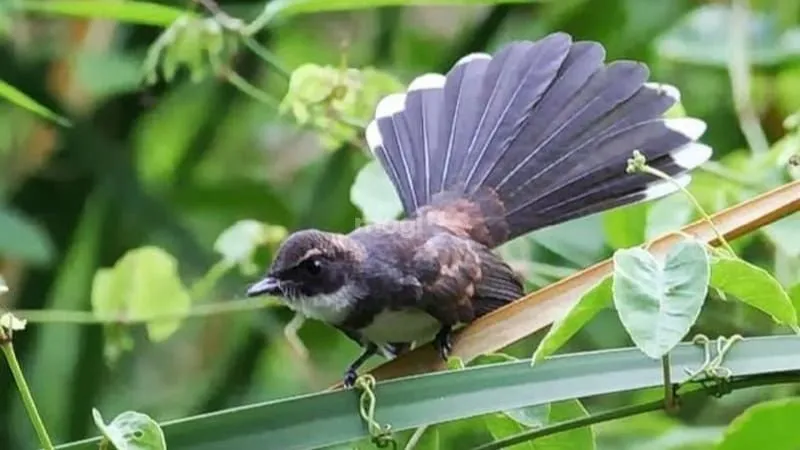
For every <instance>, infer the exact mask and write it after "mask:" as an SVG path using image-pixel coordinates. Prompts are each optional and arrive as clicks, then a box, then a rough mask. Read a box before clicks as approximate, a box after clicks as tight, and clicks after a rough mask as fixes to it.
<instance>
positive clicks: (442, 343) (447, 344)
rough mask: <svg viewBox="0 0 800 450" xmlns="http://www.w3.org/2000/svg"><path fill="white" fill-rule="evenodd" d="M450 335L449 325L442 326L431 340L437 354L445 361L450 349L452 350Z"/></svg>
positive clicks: (451, 333)
mask: <svg viewBox="0 0 800 450" xmlns="http://www.w3.org/2000/svg"><path fill="white" fill-rule="evenodd" d="M452 335H453V332H452V330H451V329H450V327H442V329H440V330H439V332H438V333H436V337H435V338H434V340H433V345H434V347H436V350H437V351H438V352H439V356H440V357H441V358H442V360H443V361H445V362H447V359H448V358H449V357H450V351H451V350H453V341H452Z"/></svg>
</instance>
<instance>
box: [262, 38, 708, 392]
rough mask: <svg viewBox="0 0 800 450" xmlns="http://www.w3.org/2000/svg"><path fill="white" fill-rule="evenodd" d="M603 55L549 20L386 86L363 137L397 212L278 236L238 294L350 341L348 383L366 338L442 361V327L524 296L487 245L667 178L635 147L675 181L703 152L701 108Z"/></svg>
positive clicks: (614, 202) (660, 186) (445, 341)
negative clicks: (353, 347)
mask: <svg viewBox="0 0 800 450" xmlns="http://www.w3.org/2000/svg"><path fill="white" fill-rule="evenodd" d="M604 60H605V50H604V49H603V47H602V46H601V45H600V44H598V43H596V42H573V40H572V38H571V37H570V36H569V35H567V34H564V33H554V34H551V35H548V36H546V37H544V38H542V39H540V40H538V41H534V42H530V41H518V42H512V43H509V44H507V45H505V46H504V47H502V48H501V49H500V50H499V51H497V52H496V53H495V54H494V55H493V56H491V55H489V54H486V53H473V54H470V55H467V56H465V57H463V58H462V59H461V60H459V61H458V62H457V63H456V64H455V65H454V66H453V67H452V68H451V69H450V71H449V72H447V74H446V75H441V74H436V73H428V74H425V75H422V76H419V77H417V78H416V79H414V80H413V81H412V83H411V84H410V85H409V86H408V89H407V91H406V92H404V93H395V94H391V95H388V96H386V97H385V98H383V99H382V100H381V101H380V102H379V103H378V105H377V107H376V111H375V118H374V120H373V121H372V122H370V123H369V126H368V127H367V130H366V139H367V143H368V145H369V147H370V149H371V150H372V153H373V154H374V155H375V157H376V158H377V159H378V161H379V162H380V164H381V165H382V167H383V169H384V170H385V171H386V173H387V175H388V177H389V179H390V180H391V182H392V184H393V185H394V188H395V190H396V192H397V194H398V195H399V197H400V200H401V202H402V205H403V209H404V212H405V214H404V216H405V217H404V218H403V219H402V220H397V221H391V222H387V223H378V224H370V225H366V226H362V227H359V228H357V229H356V230H354V231H352V232H351V233H349V234H337V233H329V232H325V231H320V230H314V229H310V230H300V231H297V232H295V233H293V234H291V235H290V236H289V237H288V238H287V239H286V240H285V241H284V242H283V243H282V244H281V246H280V248H279V249H278V251H277V255H276V257H275V260H274V261H273V263H272V265H271V267H270V268H269V270H268V271H267V273H266V276H265V277H264V278H263V279H261V280H260V281H258V282H256V283H255V284H253V285H252V286H251V287H250V288H249V289H248V296H258V295H263V294H271V295H276V296H279V297H282V298H284V299H285V302H286V304H287V305H288V306H289V307H290V308H292V309H294V310H296V311H299V312H301V313H302V314H303V315H305V316H306V317H309V318H313V319H318V320H322V321H324V322H326V323H328V324H330V325H332V326H334V327H336V328H338V329H339V330H341V331H342V332H343V333H345V334H346V335H347V336H349V337H350V338H351V339H353V340H354V341H356V342H357V343H359V344H360V345H361V346H363V348H364V350H363V353H362V354H361V355H360V356H359V357H358V359H356V361H354V362H353V363H352V364H351V365H350V366H349V368H348V369H347V372H346V373H345V377H344V378H345V379H344V382H345V385H347V386H352V384H353V382H354V381H355V378H356V371H357V369H358V368H359V367H360V366H361V365H362V364H363V363H364V362H365V361H366V360H367V359H368V358H369V357H370V356H372V355H374V354H376V353H377V352H378V351H379V350H383V351H384V352H385V353H388V355H389V356H392V355H397V354H400V353H402V352H404V351H406V350H408V349H409V348H410V346H411V345H412V344H413V343H415V342H417V343H420V342H427V341H429V340H430V339H433V341H434V345H435V346H436V348H437V349H438V351H439V353H440V355H441V357H442V358H444V359H447V357H448V354H449V352H450V349H451V341H450V338H451V333H452V330H453V329H454V328H456V327H458V326H460V325H464V324H467V323H470V322H472V321H473V320H475V319H476V318H478V317H480V316H482V315H484V314H487V313H489V312H490V311H493V310H495V309H497V308H500V307H502V306H503V305H505V304H507V303H509V302H512V301H514V300H515V299H517V298H519V297H521V296H522V295H523V284H522V281H521V280H520V279H519V277H518V276H517V275H516V274H515V272H514V271H513V270H512V269H511V268H510V267H509V265H508V264H506V263H505V262H504V261H503V260H502V259H501V258H500V257H498V256H497V255H496V254H495V253H494V252H493V248H495V247H497V246H498V245H500V244H503V243H505V242H507V241H509V240H511V239H514V238H516V237H518V236H520V235H523V234H526V233H528V232H530V231H533V230H536V229H540V228H543V227H547V226H550V225H555V224H558V223H562V222H565V221H568V220H571V219H575V218H578V217H582V216H586V215H589V214H594V213H598V212H601V211H605V210H609V209H612V208H616V207H619V206H623V205H628V204H632V203H636V202H642V201H648V200H653V199H656V198H659V197H663V196H666V195H668V194H671V193H673V192H675V191H676V190H677V187H676V186H675V185H674V184H672V183H670V182H667V181H664V180H661V179H659V178H657V177H654V176H652V175H648V174H643V173H626V163H627V160H628V159H629V158H631V156H632V153H633V151H634V150H639V151H640V152H641V153H642V154H643V155H644V156H645V157H646V158H647V161H648V164H649V165H651V166H652V167H655V168H657V169H659V170H661V171H663V172H666V173H667V174H669V175H671V176H672V177H674V178H676V179H677V180H678V181H679V182H680V184H682V185H685V184H687V183H688V182H689V180H690V178H689V174H688V172H689V171H690V170H691V169H693V168H695V167H697V166H698V165H700V164H702V163H703V162H705V161H706V160H708V159H709V157H710V156H711V148H710V147H708V146H706V145H703V144H701V143H699V142H697V140H698V139H699V138H700V136H701V135H702V134H703V133H704V132H705V128H706V126H705V124H704V123H703V122H702V121H701V120H698V119H695V118H664V117H663V113H664V112H665V111H666V110H667V109H669V108H670V107H671V106H672V105H673V104H674V103H675V102H676V101H677V100H678V97H679V93H678V91H677V89H676V88H674V87H672V86H669V85H664V84H654V83H649V82H647V79H648V76H649V71H648V69H647V67H646V66H645V65H644V64H641V63H637V62H633V61H616V62H613V63H609V64H606V63H605V62H604ZM575 239H580V236H575Z"/></svg>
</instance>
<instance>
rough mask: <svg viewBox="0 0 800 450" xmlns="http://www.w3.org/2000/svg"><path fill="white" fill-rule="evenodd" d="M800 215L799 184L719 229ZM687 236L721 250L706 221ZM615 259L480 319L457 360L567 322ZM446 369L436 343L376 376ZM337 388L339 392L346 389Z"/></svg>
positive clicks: (669, 239) (673, 237)
mask: <svg viewBox="0 0 800 450" xmlns="http://www.w3.org/2000/svg"><path fill="white" fill-rule="evenodd" d="M798 210H800V181H795V182H792V183H789V184H786V185H783V186H780V187H778V188H775V189H773V190H771V191H769V192H766V193H764V194H762V195H760V196H758V197H755V198H752V199H750V200H747V201H745V202H742V203H740V204H738V205H735V206H732V207H730V208H728V209H726V210H723V211H720V212H718V213H716V214H714V215H713V216H711V217H712V219H713V221H714V224H715V225H716V227H717V229H719V230H720V232H721V233H722V235H723V236H724V237H725V238H726V239H735V238H737V237H739V236H742V235H745V234H747V233H750V232H752V231H754V230H757V229H758V228H761V227H763V226H765V225H768V224H770V223H772V222H775V221H777V220H779V219H781V218H783V217H785V216H788V215H789V214H792V213H794V212H797V211H798ZM681 231H682V232H683V233H686V234H689V235H693V236H694V237H695V238H697V239H699V240H701V241H703V242H707V243H709V244H710V245H719V242H717V239H716V235H715V233H714V230H713V229H712V227H711V226H710V225H709V223H708V222H707V221H705V220H700V221H697V222H695V223H692V224H689V225H687V226H685V227H683V228H682V229H681ZM679 239H681V236H680V235H678V234H676V233H671V234H668V235H665V236H664V237H661V238H659V239H657V240H655V241H654V242H653V243H652V244H651V245H650V247H649V250H650V251H651V252H653V253H654V254H656V255H664V254H665V253H666V252H667V251H668V250H669V249H670V247H672V246H673V245H675V244H676V243H677V242H678V240H679ZM611 272H612V263H611V260H610V259H608V260H605V261H603V262H600V263H598V264H595V265H594V266H591V267H589V268H587V269H585V270H583V271H581V272H578V273H576V274H574V275H571V276H569V277H567V278H564V279H562V280H560V281H558V282H556V283H553V284H551V285H548V286H546V287H544V288H542V289H539V290H538V291H535V292H532V293H530V294H528V295H526V296H525V297H523V298H521V299H519V300H517V301H516V302H514V303H511V304H509V305H507V306H505V307H503V308H500V309H498V310H496V311H494V312H492V313H490V314H487V315H486V316H483V317H481V318H480V319H478V320H476V321H475V322H473V323H472V324H470V325H469V326H468V327H465V328H464V329H462V330H460V331H459V332H458V333H457V335H456V336H454V339H453V352H452V355H453V356H458V357H460V358H461V359H462V360H463V361H464V362H465V363H466V362H469V361H471V360H472V359H474V358H476V357H478V356H480V355H483V354H487V353H492V352H496V351H499V350H500V349H502V348H505V347H506V346H508V345H510V344H513V343H514V342H516V341H518V340H520V339H522V338H525V337H527V336H529V335H531V334H533V333H535V332H537V331H539V330H541V329H543V328H545V327H546V326H548V325H550V324H551V323H553V322H554V321H555V320H556V319H558V318H560V317H562V316H563V315H564V314H565V313H566V312H567V311H568V310H569V309H570V308H571V307H572V306H573V305H574V304H575V303H577V302H578V300H579V299H580V298H581V296H582V295H583V294H584V293H585V292H586V291H587V290H589V289H590V288H591V287H592V286H594V285H595V284H597V283H598V282H600V281H601V280H602V279H603V278H605V277H606V276H608V275H609V274H611ZM445 367H446V366H445V364H444V363H443V362H442V361H441V359H440V358H439V356H438V354H437V353H436V352H435V351H434V350H433V347H432V346H431V345H430V344H426V345H423V346H421V347H419V348H417V349H415V350H413V351H411V352H409V353H406V354H404V355H402V356H400V357H398V358H396V359H394V360H391V361H388V362H386V363H384V364H382V365H380V366H378V367H377V368H375V369H374V370H373V371H372V374H373V375H374V376H375V378H376V379H379V380H386V379H390V378H397V377H401V376H407V375H414V374H419V373H425V372H430V371H434V370H441V369H444V368H445ZM340 386H341V384H340V383H339V384H336V385H335V386H333V387H334V388H336V387H340Z"/></svg>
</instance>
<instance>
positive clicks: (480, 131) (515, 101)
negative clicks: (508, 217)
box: [462, 33, 571, 187]
mask: <svg viewBox="0 0 800 450" xmlns="http://www.w3.org/2000/svg"><path fill="white" fill-rule="evenodd" d="M570 44H571V39H570V37H569V36H568V35H566V34H563V33H556V34H552V35H550V36H548V37H547V38H545V39H543V40H541V41H539V42H537V43H535V44H531V43H515V44H512V45H509V46H508V47H506V49H505V50H503V51H501V53H503V52H505V53H507V54H508V60H507V61H504V60H503V59H501V58H500V57H498V58H496V59H494V60H493V61H492V62H491V63H490V66H489V68H488V69H487V74H488V73H491V72H492V71H493V69H495V68H497V69H496V70H497V72H498V77H497V78H496V79H489V78H488V75H487V78H486V79H484V82H483V86H482V95H484V96H485V95H486V94H487V92H489V93H490V94H489V100H488V102H487V104H486V106H485V108H484V110H483V114H482V117H481V121H480V122H479V127H478V128H477V129H476V130H475V131H474V134H473V138H472V145H471V146H470V147H469V149H468V150H467V152H466V155H467V160H466V161H465V165H464V167H462V176H463V178H464V184H465V185H466V186H467V187H470V186H481V185H482V183H483V181H484V180H485V179H486V175H488V173H489V172H492V171H493V170H494V169H495V168H496V167H501V165H502V164H503V159H504V156H505V155H506V154H508V150H509V148H510V147H511V144H512V143H513V142H514V139H515V138H516V137H517V136H518V135H519V133H520V131H521V130H522V129H523V128H524V126H525V125H526V124H527V123H528V122H529V120H528V119H529V116H530V114H531V111H532V110H533V109H534V108H535V106H536V104H537V103H538V102H539V100H540V99H541V98H542V96H543V94H544V93H545V92H546V91H547V89H548V88H549V87H550V86H551V83H552V82H553V80H554V79H555V78H556V76H557V74H558V70H559V68H560V67H561V64H562V62H563V61H564V60H565V59H566V57H567V54H568V52H569V49H570ZM473 178H474V179H475V181H474V182H473Z"/></svg>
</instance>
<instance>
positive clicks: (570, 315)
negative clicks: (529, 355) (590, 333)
mask: <svg viewBox="0 0 800 450" xmlns="http://www.w3.org/2000/svg"><path fill="white" fill-rule="evenodd" d="M611 285H612V278H611V276H608V277H606V278H604V279H603V280H602V281H600V282H599V283H597V284H595V285H594V287H592V288H591V289H589V290H588V291H587V292H586V293H585V294H583V296H582V297H581V299H580V300H578V302H577V303H576V304H575V305H574V306H573V307H572V308H570V310H569V311H567V313H566V314H565V315H564V316H563V317H561V318H560V319H558V320H556V321H555V322H553V325H551V326H550V329H549V330H548V331H547V334H546V335H545V336H544V338H542V341H541V342H539V346H538V347H536V351H535V352H534V353H533V360H532V361H533V363H535V362H536V361H541V360H542V359H544V358H546V357H548V356H550V355H552V354H553V353H555V352H556V351H557V350H558V349H559V348H561V347H562V346H563V345H564V344H566V343H567V341H569V340H570V338H572V336H574V335H575V334H576V333H577V332H578V331H580V329H581V328H583V327H584V326H585V325H586V324H587V323H589V321H591V320H592V318H594V316H596V315H597V313H598V312H600V311H601V310H602V309H604V308H608V307H610V306H611V304H612V293H611Z"/></svg>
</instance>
